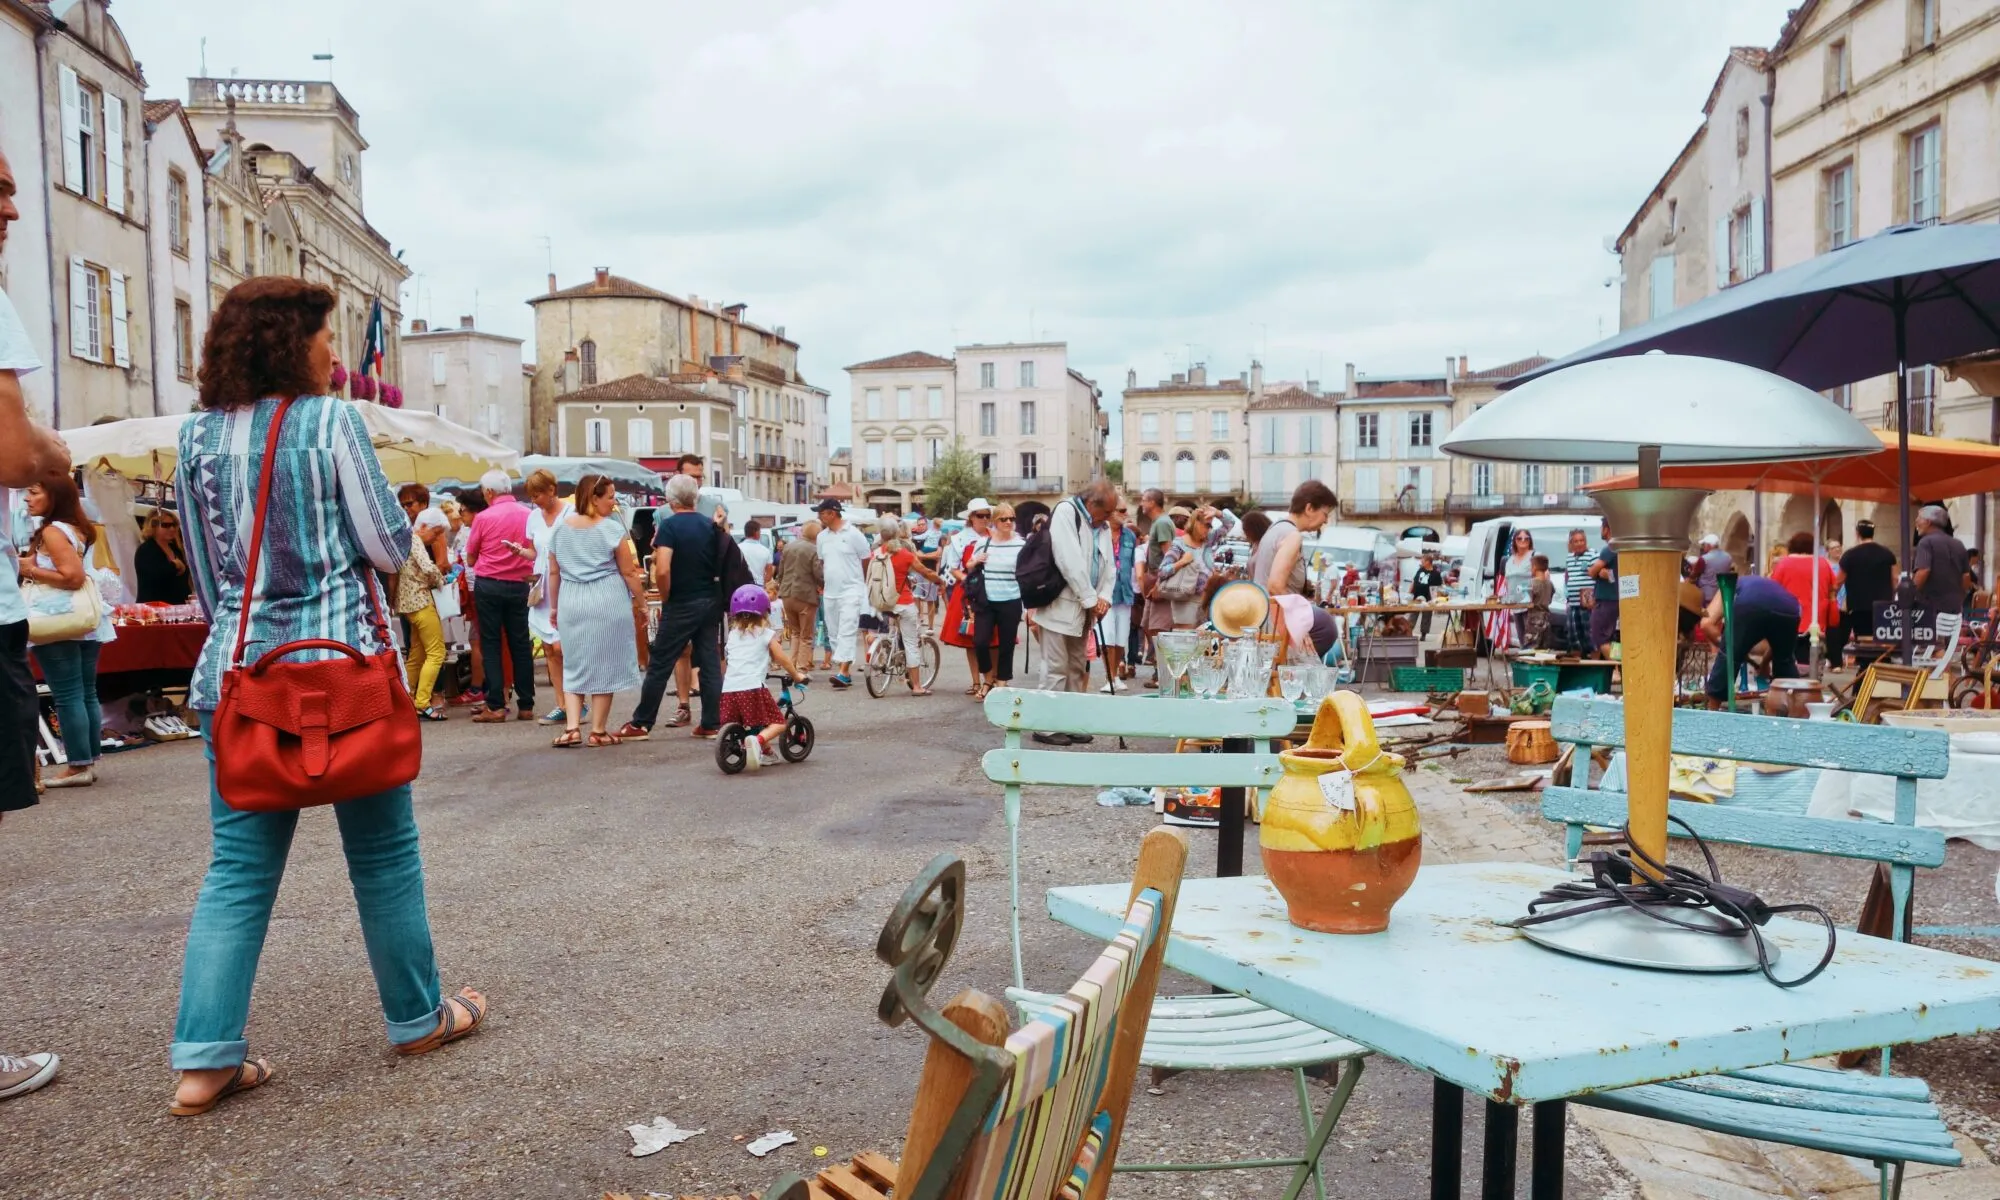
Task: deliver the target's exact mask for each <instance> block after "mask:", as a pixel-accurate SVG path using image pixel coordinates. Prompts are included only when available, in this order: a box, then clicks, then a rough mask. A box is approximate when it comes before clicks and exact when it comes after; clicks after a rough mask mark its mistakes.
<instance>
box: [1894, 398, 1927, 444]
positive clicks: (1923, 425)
mask: <svg viewBox="0 0 2000 1200" xmlns="http://www.w3.org/2000/svg"><path fill="white" fill-rule="evenodd" d="M1896 423H1897V422H1896V402H1895V401H1894V400H1890V401H1886V402H1885V403H1884V404H1883V405H1882V428H1884V429H1894V428H1895V427H1896ZM1910 432H1911V433H1914V434H1916V435H1917V436H1918V437H1930V436H1931V435H1933V434H1935V433H1936V432H1937V399H1936V397H1934V396H1912V397H1910Z"/></svg>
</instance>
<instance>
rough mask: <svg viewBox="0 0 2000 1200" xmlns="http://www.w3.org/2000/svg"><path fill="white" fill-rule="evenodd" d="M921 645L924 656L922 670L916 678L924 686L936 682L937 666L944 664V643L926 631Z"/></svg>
mask: <svg viewBox="0 0 2000 1200" xmlns="http://www.w3.org/2000/svg"><path fill="white" fill-rule="evenodd" d="M921 646H922V650H923V656H924V671H923V674H922V675H920V676H918V678H919V679H922V680H923V683H924V686H925V687H929V686H930V685H932V684H933V683H936V682H937V677H938V668H939V667H941V666H943V665H944V644H943V643H942V642H940V641H938V640H937V638H935V637H933V636H931V635H930V634H928V633H927V634H925V635H924V640H923V642H922V643H921Z"/></svg>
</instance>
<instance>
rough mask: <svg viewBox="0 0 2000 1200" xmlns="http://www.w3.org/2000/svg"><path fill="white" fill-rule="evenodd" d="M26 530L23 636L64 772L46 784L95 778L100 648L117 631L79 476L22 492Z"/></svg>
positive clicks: (100, 729) (86, 782)
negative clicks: (47, 701)
mask: <svg viewBox="0 0 2000 1200" xmlns="http://www.w3.org/2000/svg"><path fill="white" fill-rule="evenodd" d="M26 499H27V502H28V517H29V521H30V526H29V528H30V529H31V531H32V532H31V533H30V535H29V537H28V538H27V539H26V545H25V546H24V548H23V549H22V551H21V594H22V597H23V598H24V599H26V601H27V602H28V641H29V643H30V644H31V645H32V646H33V647H34V650H33V653H34V656H35V665H36V666H38V667H40V668H41V670H42V678H43V679H44V680H45V681H47V683H48V685H49V694H50V696H52V697H54V699H55V704H56V719H57V720H58V721H60V722H61V723H62V742H63V755H64V757H66V758H68V759H69V762H68V763H67V764H65V765H64V767H63V769H62V770H61V771H60V772H59V773H57V774H55V775H52V776H49V777H48V778H46V779H44V780H42V786H43V787H45V788H74V787H89V786H90V785H91V784H93V783H96V782H97V755H98V750H99V745H100V743H101V742H102V741H103V738H104V709H103V707H102V706H101V705H100V704H99V703H98V700H97V653H98V649H99V647H101V646H102V645H103V644H104V643H105V642H109V641H112V640H114V639H115V638H116V637H117V636H118V635H117V633H116V632H114V631H113V630H112V628H111V611H110V609H109V608H108V607H107V606H106V605H105V603H104V598H103V597H102V596H101V595H99V594H98V591H97V583H96V581H95V580H93V579H92V578H91V575H90V548H91V546H92V545H93V544H95V542H96V541H97V529H96V527H95V526H94V525H93V524H92V523H91V520H90V518H89V517H88V516H86V515H84V511H83V495H82V493H80V492H79V491H77V487H76V481H75V480H72V479H70V478H69V477H67V476H65V477H63V478H61V479H51V480H49V481H47V482H46V483H38V484H36V485H35V486H34V487H31V488H29V489H28V490H27V494H26Z"/></svg>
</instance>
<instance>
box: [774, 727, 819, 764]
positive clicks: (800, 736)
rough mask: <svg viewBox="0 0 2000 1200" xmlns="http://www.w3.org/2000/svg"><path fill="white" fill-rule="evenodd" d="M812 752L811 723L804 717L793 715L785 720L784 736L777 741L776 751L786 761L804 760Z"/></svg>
mask: <svg viewBox="0 0 2000 1200" xmlns="http://www.w3.org/2000/svg"><path fill="white" fill-rule="evenodd" d="M812 752H813V723H812V721H811V720H810V719H808V718H806V717H800V716H794V717H793V718H792V719H791V720H789V721H787V722H785V736H784V737H783V738H781V739H779V741H778V753H780V754H782V755H784V756H785V761H786V762H794V763H795V762H804V761H805V760H806V756H807V755H808V754H811V753H812Z"/></svg>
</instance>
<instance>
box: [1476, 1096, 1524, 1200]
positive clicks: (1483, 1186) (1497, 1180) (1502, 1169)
mask: <svg viewBox="0 0 2000 1200" xmlns="http://www.w3.org/2000/svg"><path fill="white" fill-rule="evenodd" d="M1520 1136H1521V1110H1520V1109H1518V1108H1515V1107H1514V1106H1513V1105H1511V1104H1501V1103H1499V1102H1498V1101H1494V1100H1488V1101H1487V1102H1486V1144H1485V1148H1484V1149H1485V1154H1484V1156H1483V1157H1484V1159H1485V1163H1484V1165H1483V1166H1482V1167H1481V1168H1480V1171H1479V1200H1514V1158H1515V1146H1516V1144H1517V1143H1518V1141H1519V1140H1520Z"/></svg>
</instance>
